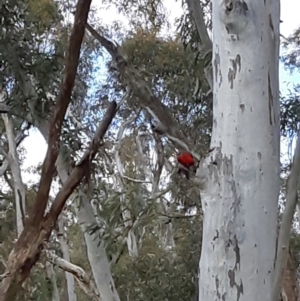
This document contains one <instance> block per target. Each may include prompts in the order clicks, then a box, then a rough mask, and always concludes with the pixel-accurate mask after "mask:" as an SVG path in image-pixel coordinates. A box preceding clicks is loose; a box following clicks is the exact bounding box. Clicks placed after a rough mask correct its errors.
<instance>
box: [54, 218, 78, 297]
mask: <svg viewBox="0 0 300 301" xmlns="http://www.w3.org/2000/svg"><path fill="white" fill-rule="evenodd" d="M58 231H59V235H58V239H59V243H60V247H61V251H62V254H63V259H64V260H66V261H68V262H71V259H70V252H69V246H68V244H67V242H66V240H65V238H64V233H65V231H64V220H63V217H62V216H61V217H60V218H59V221H58ZM65 276H66V279H67V288H68V298H69V301H76V300H77V297H76V292H75V281H74V276H73V275H72V274H71V273H68V272H65Z"/></svg>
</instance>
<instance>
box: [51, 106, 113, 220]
mask: <svg viewBox="0 0 300 301" xmlns="http://www.w3.org/2000/svg"><path fill="white" fill-rule="evenodd" d="M116 112H117V103H116V102H115V101H113V102H111V103H109V107H108V109H107V111H106V113H105V115H104V117H103V120H102V123H101V125H100V126H99V127H98V129H97V131H96V133H95V136H94V138H93V140H92V142H91V144H90V146H89V148H88V149H87V150H86V152H85V153H84V155H83V157H82V159H81V160H80V162H79V163H78V164H77V165H76V167H75V168H74V169H73V171H72V173H71V175H70V176H69V178H68V179H67V181H66V182H64V184H63V186H62V189H61V190H60V192H59V193H58V194H57V196H56V198H55V200H54V201H53V205H52V207H51V209H50V212H49V213H48V215H47V217H48V219H49V220H50V221H52V222H54V221H56V220H57V218H58V216H59V214H60V213H61V211H62V209H63V207H64V205H65V203H66V201H67V199H68V197H69V196H70V195H71V194H72V192H73V191H74V189H75V188H76V187H77V186H78V184H79V183H80V181H81V180H82V178H83V177H84V175H85V174H86V168H87V166H88V165H89V164H90V162H91V161H92V160H93V159H94V157H95V156H96V153H97V151H98V148H99V147H100V142H101V140H102V139H103V136H104V135H105V133H106V131H107V130H108V127H109V126H110V124H111V122H112V120H113V118H114V116H115V114H116Z"/></svg>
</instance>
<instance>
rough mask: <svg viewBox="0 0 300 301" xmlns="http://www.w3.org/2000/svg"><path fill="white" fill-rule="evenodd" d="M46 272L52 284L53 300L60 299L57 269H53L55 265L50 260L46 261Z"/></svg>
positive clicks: (58, 300) (57, 300)
mask: <svg viewBox="0 0 300 301" xmlns="http://www.w3.org/2000/svg"><path fill="white" fill-rule="evenodd" d="M46 272H47V276H48V278H49V280H50V283H51V286H52V291H51V296H52V301H60V297H59V292H58V288H57V281H56V275H55V271H54V269H53V265H52V264H51V263H50V262H46Z"/></svg>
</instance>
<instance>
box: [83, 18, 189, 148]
mask: <svg viewBox="0 0 300 301" xmlns="http://www.w3.org/2000/svg"><path fill="white" fill-rule="evenodd" d="M86 28H87V30H88V31H89V32H90V33H91V34H92V36H93V37H94V38H95V39H96V40H98V41H99V42H100V44H101V45H102V46H103V47H104V48H105V49H106V50H107V51H108V53H109V54H110V55H111V57H112V59H113V60H114V61H115V62H116V65H117V69H118V71H119V72H120V75H121V80H122V81H123V85H124V86H127V84H128V83H129V85H130V88H131V89H132V91H133V92H134V93H135V94H136V95H137V96H138V97H139V98H140V100H141V105H142V107H144V108H145V109H147V110H148V111H149V110H151V112H152V117H153V118H155V119H156V121H157V122H158V123H161V124H163V125H164V128H165V131H166V133H167V134H168V135H169V136H171V137H175V138H176V139H173V142H175V143H176V142H177V141H181V143H180V144H178V145H177V146H178V148H179V149H181V150H182V149H186V150H190V147H189V143H188V140H187V138H186V136H185V135H184V133H183V132H182V131H181V130H180V129H179V127H178V124H177V122H176V121H175V120H174V118H173V117H172V115H171V114H170V113H169V112H168V108H167V107H165V106H164V105H163V104H162V103H161V101H160V100H159V99H158V98H157V97H156V96H155V95H154V94H153V92H152V90H151V87H150V86H149V85H148V84H147V83H146V82H145V80H144V79H143V78H142V77H141V76H140V74H139V71H138V70H137V69H136V68H135V67H134V66H132V65H131V64H129V62H127V61H126V59H125V58H124V57H123V55H122V54H121V53H120V50H119V47H118V46H116V45H114V44H113V43H112V42H111V41H109V40H108V39H106V38H105V37H104V36H103V35H100V34H99V33H98V32H97V31H96V30H95V29H94V28H92V26H90V25H89V24H88V23H87V24H86Z"/></svg>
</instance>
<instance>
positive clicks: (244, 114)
mask: <svg viewBox="0 0 300 301" xmlns="http://www.w3.org/2000/svg"><path fill="white" fill-rule="evenodd" d="M278 54H279V0H274V1H259V0H252V1H247V2H246V3H245V2H240V1H235V0H231V1H221V2H220V1H217V0H214V1H213V75H214V89H213V90H214V100H213V101H214V103H213V133H212V141H211V147H213V148H214V151H213V152H212V153H211V154H210V155H209V157H208V158H207V159H206V161H205V162H204V165H203V166H202V170H199V172H198V175H199V176H200V177H202V184H203V183H204V184H205V185H204V188H203V191H202V194H201V199H202V208H203V211H204V225H203V242H202V253H201V260H200V277H199V300H200V301H206V300H222V301H257V300H264V301H274V300H272V299H271V290H272V277H273V272H274V263H275V256H276V229H277V202H278V195H279V187H280V180H279V171H280V164H279V85H278V58H279V56H278ZM203 168H204V169H203ZM203 177H206V178H205V179H204V178H203Z"/></svg>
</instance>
